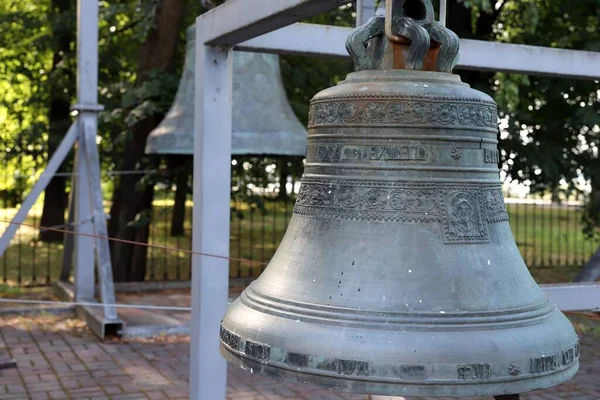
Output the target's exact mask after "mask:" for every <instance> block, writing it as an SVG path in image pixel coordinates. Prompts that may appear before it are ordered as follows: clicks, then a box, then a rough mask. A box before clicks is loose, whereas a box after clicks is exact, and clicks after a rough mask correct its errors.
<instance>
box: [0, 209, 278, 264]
mask: <svg viewBox="0 0 600 400" xmlns="http://www.w3.org/2000/svg"><path fill="white" fill-rule="evenodd" d="M0 222H4V223H6V224H10V225H19V226H25V227H28V228H33V229H39V230H46V231H51V232H60V233H67V234H71V235H79V236H84V237H90V238H94V239H104V240H109V241H112V242H118V243H126V244H133V245H137V246H144V247H152V248H155V249H161V250H168V251H180V252H182V253H185V254H194V255H197V256H205V257H213V258H220V259H222V260H232V261H241V262H247V263H250V264H258V265H267V264H268V263H264V262H260V261H254V260H248V259H245V258H236V257H226V256H220V255H218V254H210V253H200V252H197V251H192V250H186V249H179V248H176V247H167V246H161V245H157V244H149V243H141V242H135V241H133V240H125V239H117V238H111V237H108V236H98V235H92V234H88V233H79V232H75V231H71V230H67V229H59V228H52V227H44V226H40V225H33V224H26V223H20V224H19V223H16V222H13V221H7V220H3V219H0Z"/></svg>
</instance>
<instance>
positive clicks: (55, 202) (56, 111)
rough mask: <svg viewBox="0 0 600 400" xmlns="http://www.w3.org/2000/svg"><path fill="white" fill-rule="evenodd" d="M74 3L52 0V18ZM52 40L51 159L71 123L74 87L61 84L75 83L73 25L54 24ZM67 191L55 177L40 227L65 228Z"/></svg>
mask: <svg viewBox="0 0 600 400" xmlns="http://www.w3.org/2000/svg"><path fill="white" fill-rule="evenodd" d="M73 3H74V1H72V0H52V3H51V10H50V15H49V19H50V20H51V21H56V17H57V16H59V15H61V14H64V13H67V12H70V11H72V10H73V8H72V7H73V5H74V4H73ZM63 19H64V18H63ZM53 37H54V45H55V48H54V56H53V58H52V73H51V74H50V76H51V77H53V78H51V79H50V110H49V113H48V122H49V125H50V128H49V132H48V156H49V157H51V156H52V154H54V152H55V151H56V149H57V148H58V145H59V144H60V142H61V140H62V138H63V137H64V135H65V134H66V133H67V130H68V129H69V126H70V124H71V117H70V112H71V110H70V107H71V94H70V91H69V92H68V93H65V92H64V90H65V89H71V88H65V87H64V85H61V82H71V81H72V80H73V71H71V70H70V69H69V66H68V64H67V66H66V67H65V61H66V60H67V59H70V58H72V57H73V51H72V50H71V43H72V42H74V41H75V30H74V26H66V27H65V26H60V25H59V24H57V23H56V22H55V23H54V24H53ZM58 76H60V77H63V76H64V77H65V78H66V79H60V78H58V79H57V77H58ZM69 86H72V85H69ZM65 164H66V162H63V165H62V166H61V168H60V169H59V172H62V171H65V170H66V168H65ZM65 189H66V178H65V177H62V176H60V177H54V178H52V180H51V181H50V183H49V184H48V187H47V188H46V191H45V195H44V205H43V210H42V218H41V221H40V225H41V226H46V227H53V226H60V227H62V225H64V223H65V209H66V207H67V204H68V196H67V193H66V192H65ZM40 240H42V241H44V242H62V241H63V234H62V233H60V232H55V231H41V232H40Z"/></svg>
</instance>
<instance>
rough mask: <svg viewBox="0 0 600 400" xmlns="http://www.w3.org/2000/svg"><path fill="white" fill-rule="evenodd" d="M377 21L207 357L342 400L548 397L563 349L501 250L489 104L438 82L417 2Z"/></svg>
mask: <svg viewBox="0 0 600 400" xmlns="http://www.w3.org/2000/svg"><path fill="white" fill-rule="evenodd" d="M408 3H411V4H410V7H409V6H408ZM386 6H387V7H388V9H387V11H388V12H387V16H386V15H385V14H386V13H385V12H384V9H380V10H378V15H377V16H376V17H375V18H372V19H371V20H370V21H369V22H368V23H367V24H366V25H364V26H363V27H360V28H358V30H357V31H355V32H354V33H353V34H352V35H351V37H350V38H349V39H348V43H347V47H348V50H349V52H350V54H351V55H352V56H353V58H354V59H355V61H356V64H357V67H358V69H359V71H357V72H354V73H351V74H349V75H348V77H347V79H346V80H345V81H343V82H341V83H340V84H339V85H338V86H336V87H333V88H329V89H326V90H324V91H322V92H320V93H319V94H317V95H316V96H315V97H314V98H313V100H312V102H311V107H310V117H309V136H308V151H307V160H306V169H305V172H304V176H303V178H302V186H301V189H300V193H299V195H298V199H297V202H296V205H295V209H294V215H293V217H292V219H291V222H290V225H289V227H288V230H287V232H286V234H285V238H284V239H283V242H282V243H281V245H280V247H279V249H278V251H277V253H276V254H275V256H274V257H273V259H272V260H271V263H270V264H269V266H268V267H267V269H266V270H265V271H264V273H263V274H262V275H261V276H260V278H259V279H257V280H256V281H255V282H253V283H252V284H251V285H250V287H248V288H247V289H246V290H245V291H244V292H243V293H242V295H241V296H240V298H239V299H237V300H236V301H235V302H234V304H233V305H232V306H231V307H230V309H229V310H228V312H227V315H226V316H225V317H224V319H223V321H222V326H221V352H222V354H223V355H224V357H225V358H227V360H229V361H230V362H232V363H233V364H235V365H238V366H240V367H242V368H244V369H247V370H249V371H251V372H253V373H257V374H263V375H267V376H271V377H277V378H285V379H287V380H291V381H295V382H300V383H308V384H313V385H318V386H321V387H325V388H329V389H333V390H339V391H349V392H355V393H368V394H381V395H400V396H433V397H441V396H444V397H474V396H500V397H499V398H502V396H503V395H509V394H518V393H523V392H527V391H531V390H535V389H540V388H546V387H550V386H553V385H557V384H559V383H561V382H564V381H566V380H568V379H569V378H571V377H572V376H573V375H574V374H575V373H576V372H577V369H578V365H579V362H578V359H579V344H578V338H577V336H576V334H575V331H574V330H573V327H572V326H571V324H570V323H569V321H568V320H567V319H566V318H565V317H564V316H563V314H561V313H560V312H559V310H558V309H557V308H556V306H555V305H554V304H552V303H551V302H550V301H549V300H548V298H547V297H546V296H545V295H544V293H543V292H542V291H541V290H540V288H539V287H538V286H537V284H536V283H535V282H534V280H533V279H532V277H531V275H530V274H529V272H528V270H527V267H526V266H525V264H524V262H523V260H522V258H521V256H520V254H519V251H518V249H517V246H516V244H515V240H514V238H513V235H512V233H511V229H510V226H509V223H508V215H507V213H506V209H505V205H504V198H503V195H502V191H501V183H500V179H499V169H498V162H499V154H498V150H497V145H498V142H497V136H498V116H497V107H496V104H495V103H494V101H493V100H492V99H491V98H490V97H489V96H487V95H486V94H484V93H481V92H479V91H476V90H473V89H470V88H469V86H468V85H466V84H464V83H462V82H461V80H460V78H459V76H457V75H453V74H452V73H451V71H452V68H453V67H454V65H455V63H456V59H457V55H458V44H459V41H458V38H457V37H456V35H455V34H454V33H452V32H450V31H449V30H447V29H445V28H444V27H443V26H441V25H440V24H438V23H437V22H435V21H434V20H433V7H432V6H431V3H430V1H429V0H414V1H411V0H404V1H398V0H388V1H387V4H386ZM411 17H412V18H411Z"/></svg>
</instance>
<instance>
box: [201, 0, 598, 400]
mask: <svg viewBox="0 0 600 400" xmlns="http://www.w3.org/2000/svg"><path fill="white" fill-rule="evenodd" d="M369 1H372V0H359V2H360V3H362V4H360V5H361V6H365V5H366V3H367V2H369ZM250 3H252V4H250ZM345 3H348V1H347V0H252V1H250V0H229V1H227V2H226V3H225V4H223V5H221V6H219V7H217V8H215V9H213V10H211V11H209V12H207V13H205V14H203V15H201V16H200V17H198V18H197V19H196V27H197V29H196V32H197V33H196V35H197V36H196V54H197V56H196V57H197V59H196V79H197V80H198V81H197V82H196V104H195V115H196V125H195V148H194V186H195V190H194V205H195V206H194V221H193V227H194V228H193V235H194V237H193V250H194V251H195V252H208V253H213V254H220V255H223V256H228V255H229V191H230V187H229V184H230V172H231V166H230V158H231V147H230V146H231V79H232V77H231V74H232V69H231V56H230V52H231V49H232V48H234V47H235V48H236V49H242V50H245V51H258V52H266V53H279V54H297V55H306V56H326V57H347V56H348V54H347V52H346V50H345V46H344V44H345V41H346V38H347V37H348V35H349V33H350V31H351V29H350V28H341V27H335V26H323V25H311V24H303V23H298V22H299V21H301V20H303V19H305V18H308V17H311V16H314V15H316V14H318V13H320V12H324V11H327V10H330V9H333V8H335V7H337V6H340V5H342V4H345ZM444 3H445V1H444V0H441V4H442V6H443V5H444ZM369 4H371V3H369ZM249 6H250V7H249ZM365 11H366V10H363V9H361V10H360V11H359V12H358V17H359V21H357V23H358V24H360V23H361V22H364V21H366V19H368V15H367V14H366V13H365ZM440 17H441V20H442V23H444V22H445V19H446V15H445V12H442V13H441V15H440ZM261 35H262V36H261ZM219 46H220V47H219ZM461 54H462V61H461V62H460V63H459V67H460V68H464V69H477V70H489V71H503V72H520V73H526V74H540V75H551V76H557V77H576V78H583V79H600V53H593V52H585V51H573V50H563V49H552V48H545V47H537V46H526V45H514V44H503V43H492V42H482V41H475V40H463V41H462V51H461ZM192 267H193V274H192V336H191V341H192V344H191V354H190V361H191V363H190V398H191V399H193V400H224V399H225V392H226V381H225V377H226V375H227V370H226V365H225V363H224V361H223V360H222V358H221V357H220V356H219V352H218V348H219V335H218V334H219V326H220V320H221V318H222V316H223V315H224V314H225V309H226V306H227V293H228V273H227V271H228V264H227V262H226V261H225V260H217V259H209V258H206V257H201V256H197V255H196V256H194V258H193V262H192ZM544 289H545V290H546V292H547V293H548V295H549V296H550V297H551V298H552V299H553V300H554V301H556V302H557V303H558V304H559V306H560V307H561V308H562V306H564V309H565V310H567V309H581V308H577V305H575V304H574V300H575V299H576V296H577V294H578V292H579V291H580V290H582V286H581V285H571V286H564V285H563V286H560V285H559V286H556V287H552V288H547V289H546V288H544ZM583 289H585V290H584V291H585V294H586V296H588V298H589V299H590V300H589V301H587V302H586V305H588V306H589V307H594V308H597V307H598V305H599V304H600V286H598V285H588V286H586V287H585V288H583Z"/></svg>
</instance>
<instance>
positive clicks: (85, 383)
mask: <svg viewBox="0 0 600 400" xmlns="http://www.w3.org/2000/svg"><path fill="white" fill-rule="evenodd" d="M586 330H587V331H588V333H583V334H581V344H582V349H581V353H582V364H581V370H580V372H579V374H578V375H577V377H576V378H575V379H574V380H572V381H571V382H568V383H566V384H564V385H562V386H560V387H558V388H554V389H551V390H546V391H540V392H536V393H534V394H530V395H527V396H523V397H524V398H525V399H527V400H534V399H535V400H556V399H573V400H583V399H586V400H598V399H600V336H599V335H598V333H599V332H600V329H598V326H595V327H594V328H592V329H586ZM591 330H595V331H596V332H595V333H594V332H591ZM188 350H189V343H188V340H187V339H186V338H158V339H155V340H144V341H142V340H137V341H129V342H123V341H113V342H106V343H102V342H99V341H98V340H96V338H95V337H94V336H92V334H91V333H89V332H88V331H87V329H86V328H85V327H84V326H83V325H82V323H81V322H80V321H78V320H77V319H74V318H72V317H70V316H61V317H56V316H42V317H0V354H1V353H3V352H4V353H7V352H8V354H4V355H5V356H10V357H12V358H15V359H16V360H17V361H18V369H17V370H5V371H0V399H6V400H9V399H11V400H12V399H35V400H37V399H114V400H125V399H186V398H188V393H187V391H188V382H187V379H188ZM228 377H229V380H228V383H229V389H228V395H227V398H228V400H281V399H305V400H308V399H311V400H355V399H356V400H359V399H360V400H365V396H359V395H348V394H338V393H332V392H327V391H319V390H315V389H312V388H310V387H304V386H294V385H289V384H284V383H281V382H277V381H273V380H270V379H265V378H259V377H255V376H252V375H250V374H248V373H246V372H244V371H242V370H239V369H236V368H230V369H229V373H228Z"/></svg>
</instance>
